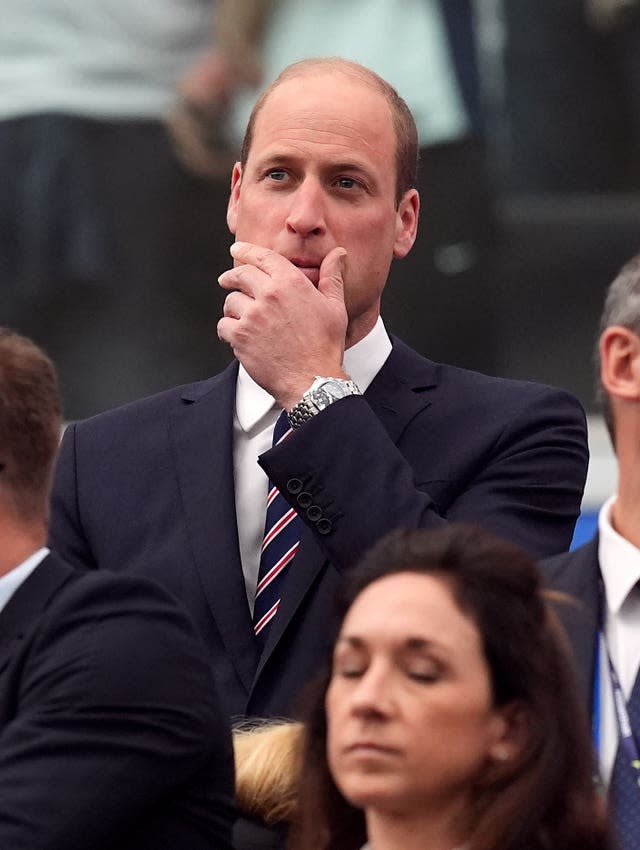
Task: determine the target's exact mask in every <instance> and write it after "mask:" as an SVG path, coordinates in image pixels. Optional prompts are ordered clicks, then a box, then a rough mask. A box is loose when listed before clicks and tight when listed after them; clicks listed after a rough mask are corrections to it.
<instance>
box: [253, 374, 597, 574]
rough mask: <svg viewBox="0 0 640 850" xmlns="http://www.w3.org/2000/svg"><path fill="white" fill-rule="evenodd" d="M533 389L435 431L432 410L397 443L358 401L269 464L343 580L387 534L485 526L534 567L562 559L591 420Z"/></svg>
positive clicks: (337, 408) (304, 431) (565, 399)
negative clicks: (538, 560) (456, 524)
mask: <svg viewBox="0 0 640 850" xmlns="http://www.w3.org/2000/svg"><path fill="white" fill-rule="evenodd" d="M525 386H526V389H525V390H524V391H523V392H522V393H519V394H517V396H516V397H514V398H509V399H508V404H505V406H504V407H502V406H501V404H500V403H499V402H498V401H497V400H496V410H495V412H494V413H492V412H490V413H489V415H484V414H483V416H482V417H481V418H480V417H477V418H476V416H475V414H474V412H473V410H470V411H469V413H468V416H467V417H465V416H464V415H460V416H455V417H451V418H449V419H447V420H446V421H445V422H444V424H437V425H436V424H434V425H433V426H432V424H431V423H432V422H433V423H435V422H437V420H436V419H435V418H434V417H431V418H430V412H429V411H428V410H427V411H425V413H424V414H423V416H422V417H421V416H417V417H416V419H415V420H414V421H413V422H411V423H410V424H409V425H408V426H407V428H406V430H405V432H404V433H403V434H401V435H400V436H399V438H398V439H397V441H394V440H392V439H391V437H390V435H389V433H388V432H387V430H386V429H385V427H384V425H383V424H382V423H381V421H380V419H379V418H378V416H376V414H375V413H374V412H373V411H372V409H371V408H370V407H369V405H368V403H367V400H366V397H357V396H350V397H347V398H345V399H342V400H340V401H338V402H336V403H334V404H332V405H331V406H330V407H328V408H326V409H325V410H324V411H322V412H321V413H320V414H318V415H317V416H315V417H314V418H313V419H312V420H310V421H309V422H307V423H305V424H304V425H303V426H302V427H301V428H300V429H299V430H297V431H295V432H294V434H293V435H292V436H291V437H290V438H289V439H287V440H285V441H283V442H282V443H281V444H280V445H279V446H277V447H275V448H273V449H271V450H269V451H268V452H266V453H265V454H263V455H262V456H261V458H260V462H261V464H262V466H263V468H264V469H265V471H266V472H267V474H268V475H269V477H270V478H271V479H272V480H273V481H274V482H275V483H276V484H277V485H278V487H279V488H280V490H281V492H283V493H284V495H285V497H286V498H287V500H288V501H289V502H290V504H291V505H292V506H293V507H295V508H296V509H297V510H298V511H299V513H300V515H301V516H302V517H303V519H304V521H305V522H306V524H307V526H308V527H309V528H311V530H312V531H313V533H314V535H315V537H316V540H317V543H318V544H319V545H320V546H321V547H322V549H323V550H324V551H325V553H326V554H327V556H328V558H329V559H330V560H331V561H332V562H333V563H334V564H335V565H336V566H338V568H339V569H345V568H347V567H348V566H349V565H351V564H353V563H354V562H355V561H356V560H357V559H358V558H359V557H360V556H361V555H362V553H363V552H364V551H365V550H366V549H367V548H368V547H369V546H370V545H372V544H373V542H374V541H375V540H377V539H378V538H379V537H381V536H382V535H383V534H384V533H386V532H387V531H391V530H392V529H394V528H399V527H404V528H430V527H434V526H437V525H438V524H440V523H442V522H447V521H448V522H451V521H461V522H470V523H477V524H479V525H482V526H483V527H484V528H486V529H488V530H490V531H493V532H494V533H496V534H499V535H501V536H503V537H505V538H506V539H508V540H510V541H512V542H514V543H517V544H519V545H521V546H523V547H524V548H525V549H526V550H528V551H529V552H530V553H531V554H532V555H535V556H545V555H549V554H552V553H555V552H560V551H563V550H565V549H567V548H568V546H569V544H570V542H571V537H572V534H573V529H574V526H575V522H576V519H577V517H578V514H579V511H580V502H581V498H582V492H583V489H584V482H585V478H586V471H587V463H588V451H587V438H586V423H585V418H584V413H583V411H582V408H581V406H580V405H579V403H578V402H577V400H576V399H574V398H573V397H572V396H571V395H569V394H568V393H565V392H564V391H561V390H553V389H551V388H548V387H542V386H540V385H533V384H531V385H525ZM511 395H513V394H511ZM300 494H303V497H302V502H303V503H304V504H305V505H306V504H307V503H309V501H310V504H311V505H312V506H314V510H312V511H311V512H310V511H309V508H306V507H301V504H300V502H299V499H300Z"/></svg>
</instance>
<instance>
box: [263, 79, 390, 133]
mask: <svg viewBox="0 0 640 850" xmlns="http://www.w3.org/2000/svg"><path fill="white" fill-rule="evenodd" d="M354 89H360V90H361V91H362V93H363V95H365V96H366V95H367V94H368V98H367V101H368V103H369V104H370V108H371V112H374V111H375V112H378V111H379V110H380V111H383V112H387V114H388V116H389V122H390V123H391V109H390V107H389V104H388V102H387V99H386V98H385V96H384V94H383V93H382V91H381V90H380V89H379V88H377V87H376V86H374V85H373V84H372V83H371V82H369V81H367V80H366V79H363V78H362V77H360V76H358V75H356V74H354V73H353V72H349V71H345V70H342V69H339V68H327V69H322V70H317V69H316V70H306V71H304V70H301V71H300V72H299V73H296V74H295V75H294V76H291V77H286V78H285V79H283V80H282V81H281V82H279V83H278V84H277V85H276V86H275V87H274V88H273V89H272V90H271V92H269V94H268V96H267V98H266V99H265V101H264V103H263V104H262V108H261V109H260V111H259V113H258V115H257V117H256V128H257V127H258V126H259V125H260V123H261V122H262V120H264V117H265V115H266V116H269V117H271V115H272V113H273V112H274V111H277V110H279V109H281V108H282V106H283V105H292V106H293V105H295V104H296V103H297V102H299V103H300V105H304V101H305V100H307V99H313V100H314V101H315V105H316V106H317V105H318V104H317V102H318V101H322V100H326V107H325V108H326V111H327V113H329V114H330V112H331V107H333V108H335V107H339V106H340V102H341V100H343V99H344V98H345V95H346V94H347V93H349V91H353V90H354ZM337 90H339V92H340V97H339V98H336V92H337ZM295 98H299V99H300V100H299V101H296V100H295ZM321 117H322V113H320V114H319V115H318V119H320V118H321Z"/></svg>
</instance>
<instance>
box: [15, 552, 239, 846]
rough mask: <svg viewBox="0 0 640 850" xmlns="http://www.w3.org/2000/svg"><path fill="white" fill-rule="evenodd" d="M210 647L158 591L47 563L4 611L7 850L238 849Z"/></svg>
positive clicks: (135, 581)
mask: <svg viewBox="0 0 640 850" xmlns="http://www.w3.org/2000/svg"><path fill="white" fill-rule="evenodd" d="M232 795H233V761H232V752H231V741H230V735H229V730H228V728H227V721H226V718H225V716H224V714H223V713H222V709H221V707H220V705H219V702H218V700H217V695H216V692H215V688H214V684H213V681H212V678H211V671H210V668H209V665H208V663H207V661H206V657H205V651H204V648H203V647H202V646H201V643H200V641H199V639H198V637H197V635H196V634H195V632H194V629H193V627H192V626H191V624H190V623H189V621H188V619H187V617H186V615H185V614H184V613H183V612H182V611H181V610H180V608H179V606H178V605H177V604H176V603H175V601H174V600H173V599H171V598H170V597H169V595H168V594H167V593H166V592H165V591H164V590H162V589H161V588H159V587H156V586H155V585H153V584H152V583H151V582H147V581H143V580H141V579H139V578H135V577H132V576H114V575H112V574H111V573H109V572H107V571H106V570H104V571H102V570H101V571H99V572H96V573H86V572H85V571H77V570H74V569H72V568H71V567H70V566H68V565H67V564H65V563H64V562H63V561H62V560H61V559H60V558H58V557H57V556H56V555H53V554H51V555H49V556H48V557H47V558H45V559H44V560H43V561H42V563H41V564H40V565H39V566H38V567H36V569H35V571H34V572H33V573H31V575H30V576H29V577H28V578H27V580H26V581H25V582H24V583H23V584H22V585H21V587H20V588H19V589H18V590H17V591H16V593H15V594H14V595H13V596H12V597H11V599H10V600H9V602H8V603H7V605H6V607H5V608H4V609H3V610H2V611H1V612H0V847H2V848H3V850H107V848H108V850H116V848H117V850H147V848H148V850H231V843H230V835H231V826H232V822H233V800H232Z"/></svg>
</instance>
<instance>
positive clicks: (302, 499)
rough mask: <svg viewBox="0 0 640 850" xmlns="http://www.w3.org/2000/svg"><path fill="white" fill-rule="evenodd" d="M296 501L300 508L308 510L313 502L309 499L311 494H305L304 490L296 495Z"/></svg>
mask: <svg viewBox="0 0 640 850" xmlns="http://www.w3.org/2000/svg"><path fill="white" fill-rule="evenodd" d="M296 501H297V502H298V504H299V505H300V507H301V508H308V507H309V505H310V504H311V502H312V501H313V500H312V498H311V493H307V491H306V490H303V491H302V493H299V494H298V498H297V499H296Z"/></svg>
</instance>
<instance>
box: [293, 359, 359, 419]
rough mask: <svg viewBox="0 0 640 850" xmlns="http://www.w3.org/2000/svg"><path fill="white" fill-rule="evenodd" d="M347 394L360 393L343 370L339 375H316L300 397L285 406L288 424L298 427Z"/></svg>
mask: <svg viewBox="0 0 640 850" xmlns="http://www.w3.org/2000/svg"><path fill="white" fill-rule="evenodd" d="M349 395H361V393H360V389H359V388H358V385H357V384H356V383H355V382H354V381H352V380H351V378H349V376H348V375H346V373H345V372H343V371H342V372H341V376H340V377H333V376H331V377H327V376H324V375H316V376H315V377H314V379H313V383H312V384H311V386H310V387H309V388H308V389H307V390H306V391H305V392H304V393H303V394H302V397H301V398H300V399H299V400H298V401H297V402H296V403H295V404H294V405H293V406H292V407H290V408H289V407H287V408H286V410H287V415H288V418H289V424H290V425H291V427H292V428H300V426H301V425H303V424H304V423H305V422H307V421H308V420H309V419H312V418H313V417H314V416H317V414H318V413H320V412H321V411H323V410H325V409H326V408H327V407H329V406H330V405H331V404H333V403H334V402H336V401H339V400H340V399H342V398H346V397H347V396H349Z"/></svg>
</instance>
